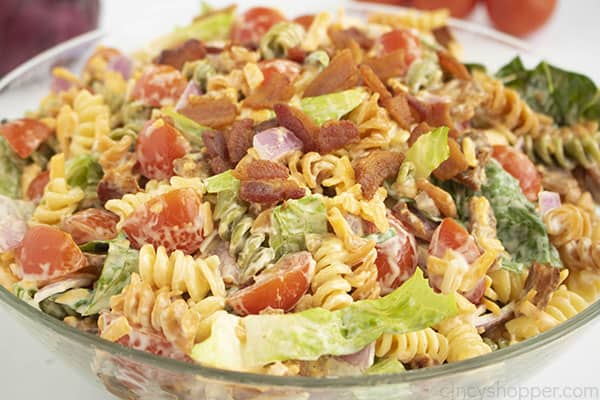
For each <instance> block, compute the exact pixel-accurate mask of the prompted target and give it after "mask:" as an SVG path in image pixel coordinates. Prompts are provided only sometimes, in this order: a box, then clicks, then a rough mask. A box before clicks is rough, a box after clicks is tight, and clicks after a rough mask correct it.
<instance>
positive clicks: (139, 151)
mask: <svg viewBox="0 0 600 400" xmlns="http://www.w3.org/2000/svg"><path fill="white" fill-rule="evenodd" d="M189 149H190V144H189V143H188V141H187V140H186V139H185V138H184V137H183V135H182V134H181V133H179V131H178V130H177V129H175V127H174V126H173V125H171V123H169V122H168V121H167V120H165V119H163V118H158V119H155V120H150V121H148V122H146V124H145V125H144V126H143V127H142V130H141V131H140V133H139V135H138V138H137V143H136V146H135V152H136V156H137V159H138V161H139V163H140V170H141V172H142V174H143V175H144V176H145V177H147V178H150V179H168V178H170V177H171V176H173V175H174V172H173V162H174V161H175V160H177V159H178V158H182V157H183V156H185V155H186V153H187V152H188V151H189Z"/></svg>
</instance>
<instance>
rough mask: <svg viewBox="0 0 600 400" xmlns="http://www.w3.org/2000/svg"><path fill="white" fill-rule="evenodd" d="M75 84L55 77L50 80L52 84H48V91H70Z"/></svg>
mask: <svg viewBox="0 0 600 400" xmlns="http://www.w3.org/2000/svg"><path fill="white" fill-rule="evenodd" d="M73 86H75V84H74V83H73V82H71V81H69V80H67V79H64V78H60V77H58V76H55V77H54V78H52V83H51V84H50V90H51V91H52V92H54V93H60V92H66V91H67V90H69V89H71V88H72V87H73Z"/></svg>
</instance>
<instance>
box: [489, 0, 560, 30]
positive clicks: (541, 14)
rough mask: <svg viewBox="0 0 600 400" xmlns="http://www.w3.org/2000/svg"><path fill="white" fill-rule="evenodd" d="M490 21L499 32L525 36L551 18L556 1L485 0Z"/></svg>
mask: <svg viewBox="0 0 600 400" xmlns="http://www.w3.org/2000/svg"><path fill="white" fill-rule="evenodd" d="M486 4H487V9H488V13H489V15H490V19H491V20H492V22H493V23H494V25H495V26H496V28H498V29H499V30H501V31H503V32H506V33H510V34H511V35H515V36H525V35H527V34H529V33H532V32H533V31H535V30H537V29H539V28H541V27H542V26H543V25H544V24H545V23H546V21H548V19H550V17H551V16H552V13H553V12H554V9H555V8H556V0H486Z"/></svg>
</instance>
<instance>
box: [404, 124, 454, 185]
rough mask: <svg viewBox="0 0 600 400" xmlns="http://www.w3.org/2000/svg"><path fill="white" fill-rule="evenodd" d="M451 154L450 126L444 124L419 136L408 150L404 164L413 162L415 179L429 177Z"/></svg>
mask: <svg viewBox="0 0 600 400" xmlns="http://www.w3.org/2000/svg"><path fill="white" fill-rule="evenodd" d="M449 156H450V148H449V147H448V128H447V127H445V126H442V127H439V128H436V129H434V130H432V131H431V132H429V133H426V134H424V135H422V136H421V137H419V138H418V139H417V140H416V142H415V143H413V145H412V146H411V147H410V149H408V151H407V152H406V157H405V158H404V162H403V165H404V164H407V163H411V164H412V166H413V167H414V171H413V174H414V178H415V179H421V178H427V177H428V176H429V175H431V173H432V172H433V170H434V169H436V168H437V167H439V166H440V164H441V163H443V162H444V161H446V160H447V159H448V157H449ZM400 169H401V170H403V169H402V168H400Z"/></svg>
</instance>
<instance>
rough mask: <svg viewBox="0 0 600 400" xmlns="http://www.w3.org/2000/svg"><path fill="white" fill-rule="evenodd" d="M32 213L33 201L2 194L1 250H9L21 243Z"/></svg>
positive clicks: (0, 204) (0, 211)
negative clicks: (14, 198) (15, 198)
mask: <svg viewBox="0 0 600 400" xmlns="http://www.w3.org/2000/svg"><path fill="white" fill-rule="evenodd" d="M32 214H33V203H30V202H28V201H21V200H13V199H11V198H9V197H5V196H0V251H8V250H10V249H13V248H15V247H17V246H18V245H19V243H21V240H23V236H25V232H26V231H27V221H28V220H29V219H30V218H31V215H32Z"/></svg>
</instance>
